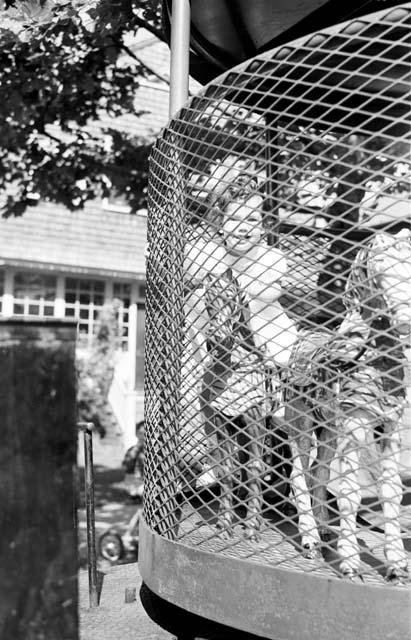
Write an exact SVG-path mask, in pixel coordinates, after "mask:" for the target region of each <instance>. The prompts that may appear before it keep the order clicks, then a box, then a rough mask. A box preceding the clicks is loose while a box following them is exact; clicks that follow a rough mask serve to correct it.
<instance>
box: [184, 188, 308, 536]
mask: <svg viewBox="0 0 411 640" xmlns="http://www.w3.org/2000/svg"><path fill="white" fill-rule="evenodd" d="M262 204H263V197H262V196H261V194H260V193H258V192H256V191H253V190H251V189H250V188H247V187H244V186H240V185H239V186H236V185H234V186H232V187H230V188H228V189H227V190H226V191H225V193H224V195H223V196H222V197H220V198H219V200H218V212H219V215H220V222H221V230H222V233H221V235H220V237H221V242H220V244H218V242H216V240H213V244H212V245H209V246H207V244H203V245H202V247H201V249H202V254H203V255H205V254H207V251H208V250H210V251H211V254H212V255H214V257H215V256H218V260H217V261H214V264H213V268H211V269H210V270H209V271H208V273H207V276H206V278H205V280H204V282H203V285H204V288H203V294H202V300H203V311H204V313H203V321H202V331H201V334H202V335H203V354H204V355H205V357H204V361H203V371H204V375H203V378H202V388H201V392H200V403H201V409H202V413H203V415H204V418H205V431H206V434H207V436H208V441H209V447H208V449H209V451H208V454H209V460H210V466H211V467H212V468H215V469H216V471H217V474H218V473H219V471H220V473H221V477H224V478H228V477H229V476H230V473H229V472H228V469H224V468H221V467H224V465H225V464H227V461H228V464H230V458H231V459H232V458H233V456H234V455H235V451H234V448H235V445H234V442H235V438H234V433H235V431H238V429H240V431H241V433H242V435H243V436H244V439H245V440H246V445H245V451H246V461H245V465H246V467H247V469H246V470H247V473H248V477H249V487H251V492H252V493H253V492H254V498H253V499H252V504H253V505H254V511H253V513H252V517H251V518H249V519H248V525H247V526H246V529H248V537H250V538H253V537H254V536H255V534H256V531H257V529H258V523H257V520H258V513H257V512H258V511H259V508H258V507H257V504H258V501H259V497H258V496H259V494H260V493H261V492H260V491H259V490H258V487H257V483H258V482H259V481H260V479H261V477H262V475H263V473H264V468H263V467H264V465H263V463H262V459H263V448H264V444H263V440H264V430H265V418H266V416H267V415H268V413H269V412H270V410H271V401H272V400H271V398H270V397H269V396H270V394H269V393H268V392H267V376H266V371H267V369H276V368H277V367H282V366H284V365H286V364H287V363H288V359H289V357H290V354H291V349H292V345H293V343H294V341H295V340H296V337H297V330H296V327H295V325H294V323H293V321H292V320H291V319H290V318H289V317H288V316H287V314H286V313H285V311H284V310H283V308H282V306H281V304H280V302H279V297H280V295H281V280H282V278H283V277H284V275H285V273H286V268H287V267H286V262H285V259H284V256H283V255H282V253H281V251H280V250H279V249H276V248H273V247H269V246H268V245H267V244H266V242H265V239H264V236H265V230H264V227H263V213H262ZM191 251H193V247H191ZM205 262H206V261H205V260H203V264H204V263H205ZM217 262H218V264H216V263H217ZM212 263H213V260H210V261H209V263H208V264H209V265H210V266H212ZM197 324H198V323H197ZM200 340H201V339H200ZM222 440H224V441H225V442H224V443H223V445H222ZM224 449H226V451H225V453H224ZM228 493H229V492H227V494H226V495H228ZM222 513H223V515H221V516H220V517H221V518H225V519H227V520H228V521H231V515H230V510H229V509H227V508H226V509H222ZM224 526H230V522H222V523H221V528H223V527H224Z"/></svg>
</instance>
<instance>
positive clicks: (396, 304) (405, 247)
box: [364, 229, 411, 341]
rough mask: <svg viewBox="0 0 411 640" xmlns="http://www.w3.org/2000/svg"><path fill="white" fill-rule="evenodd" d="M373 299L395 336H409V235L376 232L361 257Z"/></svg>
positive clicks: (410, 276)
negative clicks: (387, 320) (388, 321)
mask: <svg viewBox="0 0 411 640" xmlns="http://www.w3.org/2000/svg"><path fill="white" fill-rule="evenodd" d="M364 257H365V260H366V265H365V267H366V273H367V279H368V285H369V287H370V291H371V293H372V298H373V299H374V300H375V301H377V305H378V306H379V307H380V309H381V313H382V314H384V315H386V316H387V317H388V319H389V320H390V323H391V326H392V328H393V329H394V331H395V332H396V333H397V334H398V336H399V337H400V338H402V339H405V340H407V341H409V340H410V337H411V235H410V232H409V231H408V230H407V229H403V230H401V231H399V232H398V233H397V234H394V235H390V234H388V233H384V232H381V233H376V234H375V236H374V237H373V239H372V241H371V244H370V247H369V250H368V252H366V255H365V256H364Z"/></svg>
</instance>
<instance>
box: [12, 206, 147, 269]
mask: <svg viewBox="0 0 411 640" xmlns="http://www.w3.org/2000/svg"><path fill="white" fill-rule="evenodd" d="M145 239H146V218H145V216H141V215H138V214H137V215H131V214H127V213H118V212H115V211H108V210H105V209H104V208H102V206H101V203H100V202H96V203H93V204H89V205H88V206H86V207H85V209H84V210H82V211H74V212H73V211H68V210H65V209H64V208H63V207H62V206H57V205H55V204H51V203H40V204H39V205H38V206H37V207H31V208H29V209H28V210H27V211H26V212H25V213H24V215H23V216H21V217H19V218H6V219H5V218H0V263H1V262H2V263H3V264H8V265H12V266H13V265H14V266H19V267H20V268H21V267H23V268H24V267H27V268H32V269H33V268H37V269H50V270H53V271H65V272H72V273H94V274H95V275H100V276H112V277H121V278H126V279H135V278H138V277H141V278H144V274H145V259H144V251H145V241H146V240H145Z"/></svg>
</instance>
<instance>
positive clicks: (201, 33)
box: [163, 0, 401, 84]
mask: <svg viewBox="0 0 411 640" xmlns="http://www.w3.org/2000/svg"><path fill="white" fill-rule="evenodd" d="M190 4H191V33H190V45H191V53H190V75H191V76H192V77H193V78H195V79H196V80H198V81H199V82H201V83H202V84H206V83H208V82H210V81H211V80H213V79H214V78H216V77H217V76H218V75H220V74H221V73H223V72H224V71H227V70H228V69H231V68H233V67H234V66H236V65H237V64H239V63H241V62H245V61H246V60H250V59H251V58H253V57H254V56H256V55H258V54H260V53H263V52H264V51H269V50H270V49H273V48H274V47H277V46H280V45H283V44H285V43H287V42H291V41H292V40H295V39H296V38H299V37H301V36H305V35H308V34H310V33H313V32H316V31H318V30H320V29H324V28H326V27H329V26H332V25H334V24H338V23H339V22H344V21H346V20H352V19H354V18H358V17H359V16H362V15H365V14H369V13H373V12H374V11H379V10H381V9H389V8H390V7H395V6H398V5H399V4H401V3H400V2H398V0H384V2H382V1H381V0H362V1H360V0H347V2H341V0H328V1H327V0H252V1H250V0H191V3H190ZM171 7H172V0H163V25H164V31H165V35H166V38H167V40H168V41H169V39H170V20H171V12H172V10H171Z"/></svg>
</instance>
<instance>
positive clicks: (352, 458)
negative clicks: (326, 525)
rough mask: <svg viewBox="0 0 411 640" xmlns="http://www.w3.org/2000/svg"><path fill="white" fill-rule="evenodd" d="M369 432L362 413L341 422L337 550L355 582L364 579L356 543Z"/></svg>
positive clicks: (343, 569)
mask: <svg viewBox="0 0 411 640" xmlns="http://www.w3.org/2000/svg"><path fill="white" fill-rule="evenodd" d="M369 430H370V416H369V414H367V412H366V411H363V410H361V409H359V410H358V409H357V410H353V411H352V413H351V414H347V415H346V416H345V417H344V418H343V420H342V428H341V436H340V437H339V441H338V447H337V450H338V458H337V461H338V467H339V478H338V483H337V486H338V490H337V491H338V494H337V502H338V510H339V512H340V533H339V537H338V543H337V549H338V553H339V556H340V570H341V572H342V573H343V574H344V575H345V576H347V577H349V578H351V579H353V578H354V577H355V576H361V571H360V567H361V560H360V547H359V544H358V540H357V513H358V509H359V506H360V503H361V486H360V483H359V473H358V472H359V453H360V452H359V449H360V447H361V446H364V445H365V443H366V441H367V434H368V432H369Z"/></svg>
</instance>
